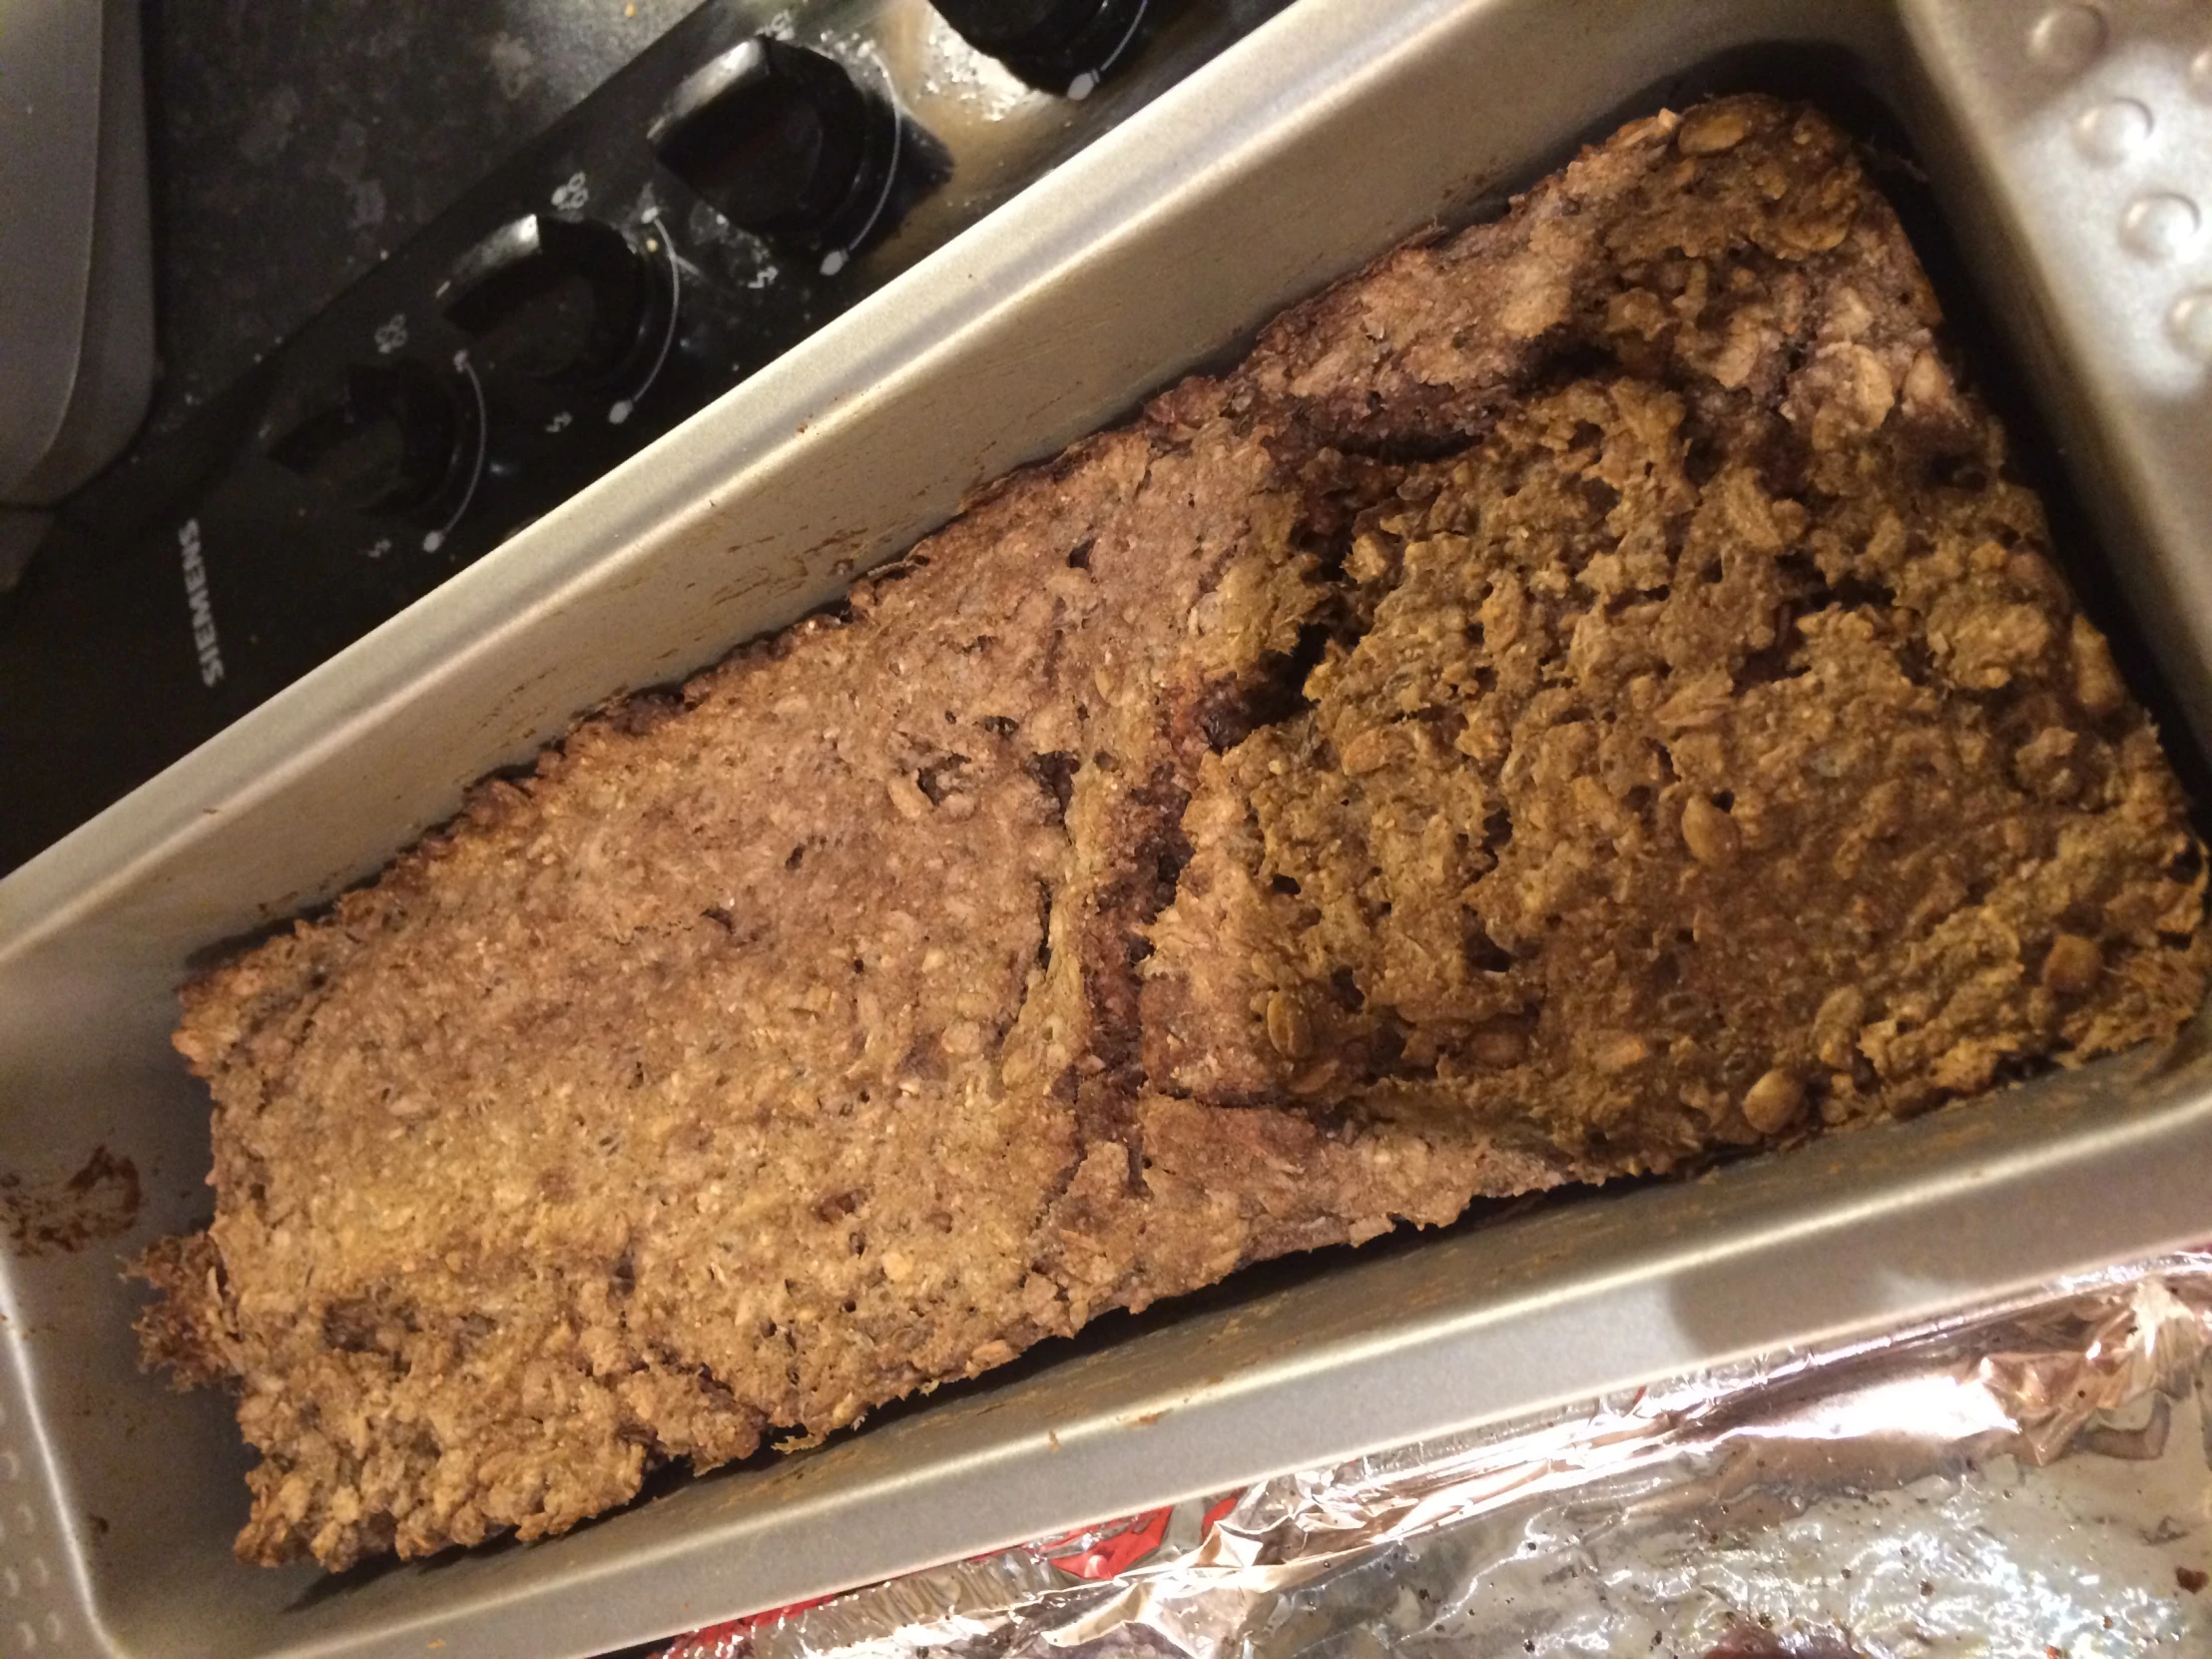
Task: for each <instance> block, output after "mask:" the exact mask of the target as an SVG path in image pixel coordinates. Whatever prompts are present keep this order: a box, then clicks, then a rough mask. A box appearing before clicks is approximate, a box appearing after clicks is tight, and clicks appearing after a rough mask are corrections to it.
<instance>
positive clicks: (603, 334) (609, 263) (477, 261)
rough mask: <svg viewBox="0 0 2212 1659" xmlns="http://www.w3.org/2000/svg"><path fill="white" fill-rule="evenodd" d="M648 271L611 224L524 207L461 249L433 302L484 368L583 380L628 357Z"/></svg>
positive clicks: (650, 288) (635, 344)
mask: <svg viewBox="0 0 2212 1659" xmlns="http://www.w3.org/2000/svg"><path fill="white" fill-rule="evenodd" d="M653 276H654V273H653V272H652V271H651V270H650V269H649V268H648V267H647V266H646V264H645V262H644V260H643V258H642V257H641V256H640V255H639V253H638V251H637V250H636V249H635V248H633V247H632V246H631V245H630V241H629V239H628V238H627V237H625V236H624V235H623V234H622V233H621V232H620V231H618V230H616V229H615V228H614V227H613V226H612V225H608V224H605V223H603V222H601V221H599V220H596V219H584V220H574V219H556V218H554V217H553V216H551V215H550V214H530V215H527V216H525V217H524V218H521V219H518V220H516V221H515V222H514V223H513V224H511V225H502V226H501V227H500V228H499V229H498V230H496V231H494V232H493V233H492V234H491V235H490V236H488V237H486V238H485V239H484V240H483V241H482V242H480V243H478V244H477V245H476V246H475V247H474V248H472V249H470V250H469V251H468V252H467V253H466V254H464V255H462V256H461V258H460V261H459V262H458V263H457V264H456V265H455V266H454V267H453V274H452V276H451V277H450V278H449V279H448V280H447V282H446V285H445V288H444V289H443V292H442V303H443V306H444V310H445V315H446V319H447V320H448V321H450V322H451V323H452V324H453V325H454V326H455V327H456V328H458V329H460V330H461V332H463V333H464V334H467V335H469V336H471V337H472V339H473V340H474V341H475V343H474V345H472V346H471V348H470V354H471V356H472V357H473V358H474V359H475V361H476V362H477V363H478V365H479V366H481V367H482V368H483V369H484V370H485V371H486V372H498V371H501V370H506V371H511V372H514V373H517V374H522V375H527V376H528V377H530V378H532V379H538V380H562V381H568V382H571V383H578V382H581V383H589V382H591V381H594V380H603V379H606V378H608V377H609V376H611V375H613V374H615V373H617V372H618V371H619V370H620V369H621V368H622V367H623V365H624V364H625V363H627V362H628V361H629V360H630V358H631V357H633V356H634V355H636V353H637V351H638V348H639V341H640V339H641V337H642V336H643V334H644V332H645V328H646V322H647V318H648V315H649V313H650V312H651V311H652V309H653V298H654V292H655V287H654V282H653ZM663 285H664V286H665V280H664V283H663Z"/></svg>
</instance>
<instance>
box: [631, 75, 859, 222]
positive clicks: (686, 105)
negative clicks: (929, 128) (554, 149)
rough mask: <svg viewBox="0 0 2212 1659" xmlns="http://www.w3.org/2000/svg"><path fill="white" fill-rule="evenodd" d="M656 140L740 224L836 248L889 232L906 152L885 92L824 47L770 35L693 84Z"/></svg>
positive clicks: (673, 102)
mask: <svg viewBox="0 0 2212 1659" xmlns="http://www.w3.org/2000/svg"><path fill="white" fill-rule="evenodd" d="M647 137H648V139H649V140H650V141H651V143H652V145H653V149H654V151H655V153H656V154H658V155H659V157H660V159H661V161H662V162H663V163H664V164H665V165H666V166H667V167H668V169H669V171H670V172H672V173H674V174H675V175H676V176H677V177H678V178H679V179H681V180H683V181H684V183H685V184H687V185H689V186H690V187H691V188H692V189H693V190H694V191H697V192H698V193H699V195H700V196H702V197H703V198H705V199H706V201H707V202H708V203H709V204H710V205H711V206H712V207H713V208H714V209H715V210H716V212H718V213H720V214H721V215H722V216H723V218H725V219H727V220H729V221H730V223H731V224H733V225H736V226H738V227H740V228H741V229H743V230H747V231H752V232H755V233H757V234H759V235H761V236H764V237H770V238H774V239H779V240H783V241H788V242H792V243H795V244H798V245H800V246H803V247H807V248H810V249H831V250H837V251H849V250H850V249H852V248H854V247H856V246H857V245H858V244H859V243H861V242H862V241H864V240H865V239H866V237H867V236H868V234H869V233H870V232H871V231H873V230H876V229H878V228H880V226H879V222H880V221H881V220H882V219H883V217H884V215H883V207H884V204H885V202H886V200H887V198H888V197H889V196H890V194H891V191H890V186H891V182H892V171H893V169H894V167H895V165H896V163H897V158H898V150H899V125H898V117H897V116H896V114H894V113H893V112H892V110H891V109H890V107H889V106H888V105H887V104H885V103H884V102H883V100H882V99H881V98H879V97H877V96H876V95H875V94H874V93H872V92H867V91H863V90H862V89H861V88H860V87H858V86H857V85H855V84H854V83H853V80H852V77H851V76H850V75H848V74H847V73H846V72H845V70H844V68H843V67H842V66H841V65H839V64H837V63H835V62H833V61H831V60H830V59H829V58H826V57H824V56H823V55H822V54H821V53H819V52H810V51H809V50H807V48H805V47H803V46H794V45H792V44H790V43H789V42H787V41H780V40H771V39H770V38H769V37H768V36H766V35H761V36H757V37H755V38H754V39H752V40H749V41H746V42H745V43H744V44H742V45H740V46H736V47H733V48H732V49H731V50H730V51H728V52H725V53H723V55H722V56H721V57H719V58H717V59H715V60H714V61H713V62H712V63H710V64H708V65H707V66H706V67H705V68H703V69H701V70H699V71H698V72H697V73H695V74H693V75H692V76H691V77H690V78H689V79H687V80H686V81H685V82H684V83H683V84H682V85H681V86H679V87H678V88H677V89H676V93H675V95H674V96H673V97H672V98H671V99H670V100H669V103H668V107H667V108H666V109H665V110H664V111H663V112H662V113H661V116H660V118H659V119H658V120H657V121H655V122H654V123H653V126H652V128H651V130H650V131H649V132H648V134H647ZM840 263H841V262H840Z"/></svg>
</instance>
